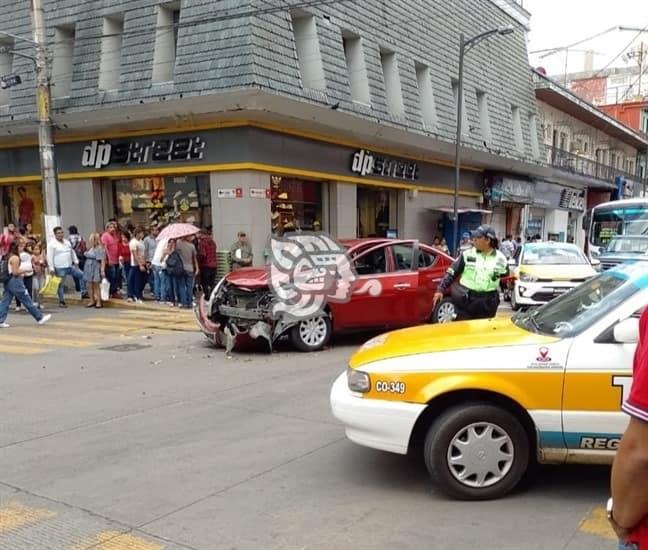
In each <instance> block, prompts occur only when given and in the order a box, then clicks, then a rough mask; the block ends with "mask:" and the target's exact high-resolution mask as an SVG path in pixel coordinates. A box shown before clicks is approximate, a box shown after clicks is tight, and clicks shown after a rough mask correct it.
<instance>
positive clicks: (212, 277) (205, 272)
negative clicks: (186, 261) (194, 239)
mask: <svg viewBox="0 0 648 550" xmlns="http://www.w3.org/2000/svg"><path fill="white" fill-rule="evenodd" d="M197 249H198V266H199V267H200V284H201V286H202V288H203V292H204V293H205V297H207V298H209V296H210V295H211V292H212V289H213V288H214V284H215V282H216V266H217V263H216V243H215V242H214V238H213V237H212V228H211V226H209V227H207V228H206V229H203V230H201V231H200V233H199V234H198V246H197Z"/></svg>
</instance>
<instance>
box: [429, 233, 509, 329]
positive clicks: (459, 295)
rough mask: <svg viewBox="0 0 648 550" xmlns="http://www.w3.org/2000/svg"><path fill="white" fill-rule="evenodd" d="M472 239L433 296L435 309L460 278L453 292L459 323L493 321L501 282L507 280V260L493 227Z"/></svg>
mask: <svg viewBox="0 0 648 550" xmlns="http://www.w3.org/2000/svg"><path fill="white" fill-rule="evenodd" d="M472 238H473V247H472V248H470V249H468V250H464V251H463V252H461V254H460V255H459V257H458V258H457V259H456V260H455V261H454V262H453V264H452V265H451V266H450V267H449V268H448V272H447V273H446V276H445V277H444V278H443V280H442V281H441V283H440V284H439V287H438V289H437V292H436V294H435V295H434V305H435V306H436V304H437V303H438V302H439V301H440V300H442V299H443V295H444V294H445V292H446V290H447V289H448V288H450V285H452V283H453V282H454V281H455V280H456V279H457V278H459V284H458V285H455V286H454V287H453V288H452V303H453V304H454V306H455V310H456V312H457V319H458V320H460V321H461V320H468V319H489V318H491V317H495V314H496V313H497V308H498V306H499V301H500V300H499V282H500V278H501V277H506V276H507V275H508V271H509V269H508V262H507V260H506V256H504V254H502V253H501V252H500V251H499V250H498V244H499V243H498V241H497V236H496V234H495V231H494V230H493V228H492V227H490V226H488V225H481V226H480V227H478V228H477V229H476V230H475V231H473V232H472Z"/></svg>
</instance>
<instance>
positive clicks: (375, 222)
mask: <svg viewBox="0 0 648 550" xmlns="http://www.w3.org/2000/svg"><path fill="white" fill-rule="evenodd" d="M397 200H398V194H397V192H396V191H391V190H386V189H369V188H365V187H358V192H357V205H358V228H357V234H358V237H387V235H388V233H389V230H390V228H395V227H396V226H397V224H396V222H395V213H396V208H395V205H396V204H397Z"/></svg>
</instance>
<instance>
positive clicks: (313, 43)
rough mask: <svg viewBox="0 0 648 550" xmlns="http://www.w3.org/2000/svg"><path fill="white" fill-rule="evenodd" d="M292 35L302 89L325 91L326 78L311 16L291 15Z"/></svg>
mask: <svg viewBox="0 0 648 550" xmlns="http://www.w3.org/2000/svg"><path fill="white" fill-rule="evenodd" d="M292 26H293V35H294V37H295V49H296V50H297V61H298V62H299V72H300V73H301V79H302V84H303V86H304V88H308V89H311V90H326V78H325V76H324V66H323V65H322V54H321V53H320V46H319V38H318V35H317V23H316V21H315V17H314V16H312V15H308V16H301V15H295V14H293V15H292Z"/></svg>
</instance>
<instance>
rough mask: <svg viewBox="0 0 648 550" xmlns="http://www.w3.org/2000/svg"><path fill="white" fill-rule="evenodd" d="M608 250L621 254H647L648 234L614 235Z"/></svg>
mask: <svg viewBox="0 0 648 550" xmlns="http://www.w3.org/2000/svg"><path fill="white" fill-rule="evenodd" d="M606 251H607V252H615V253H619V254H645V253H646V252H648V235H646V236H645V237H643V236H637V235H626V236H625V237H612V239H611V240H610V242H609V243H608V245H607V248H606Z"/></svg>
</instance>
